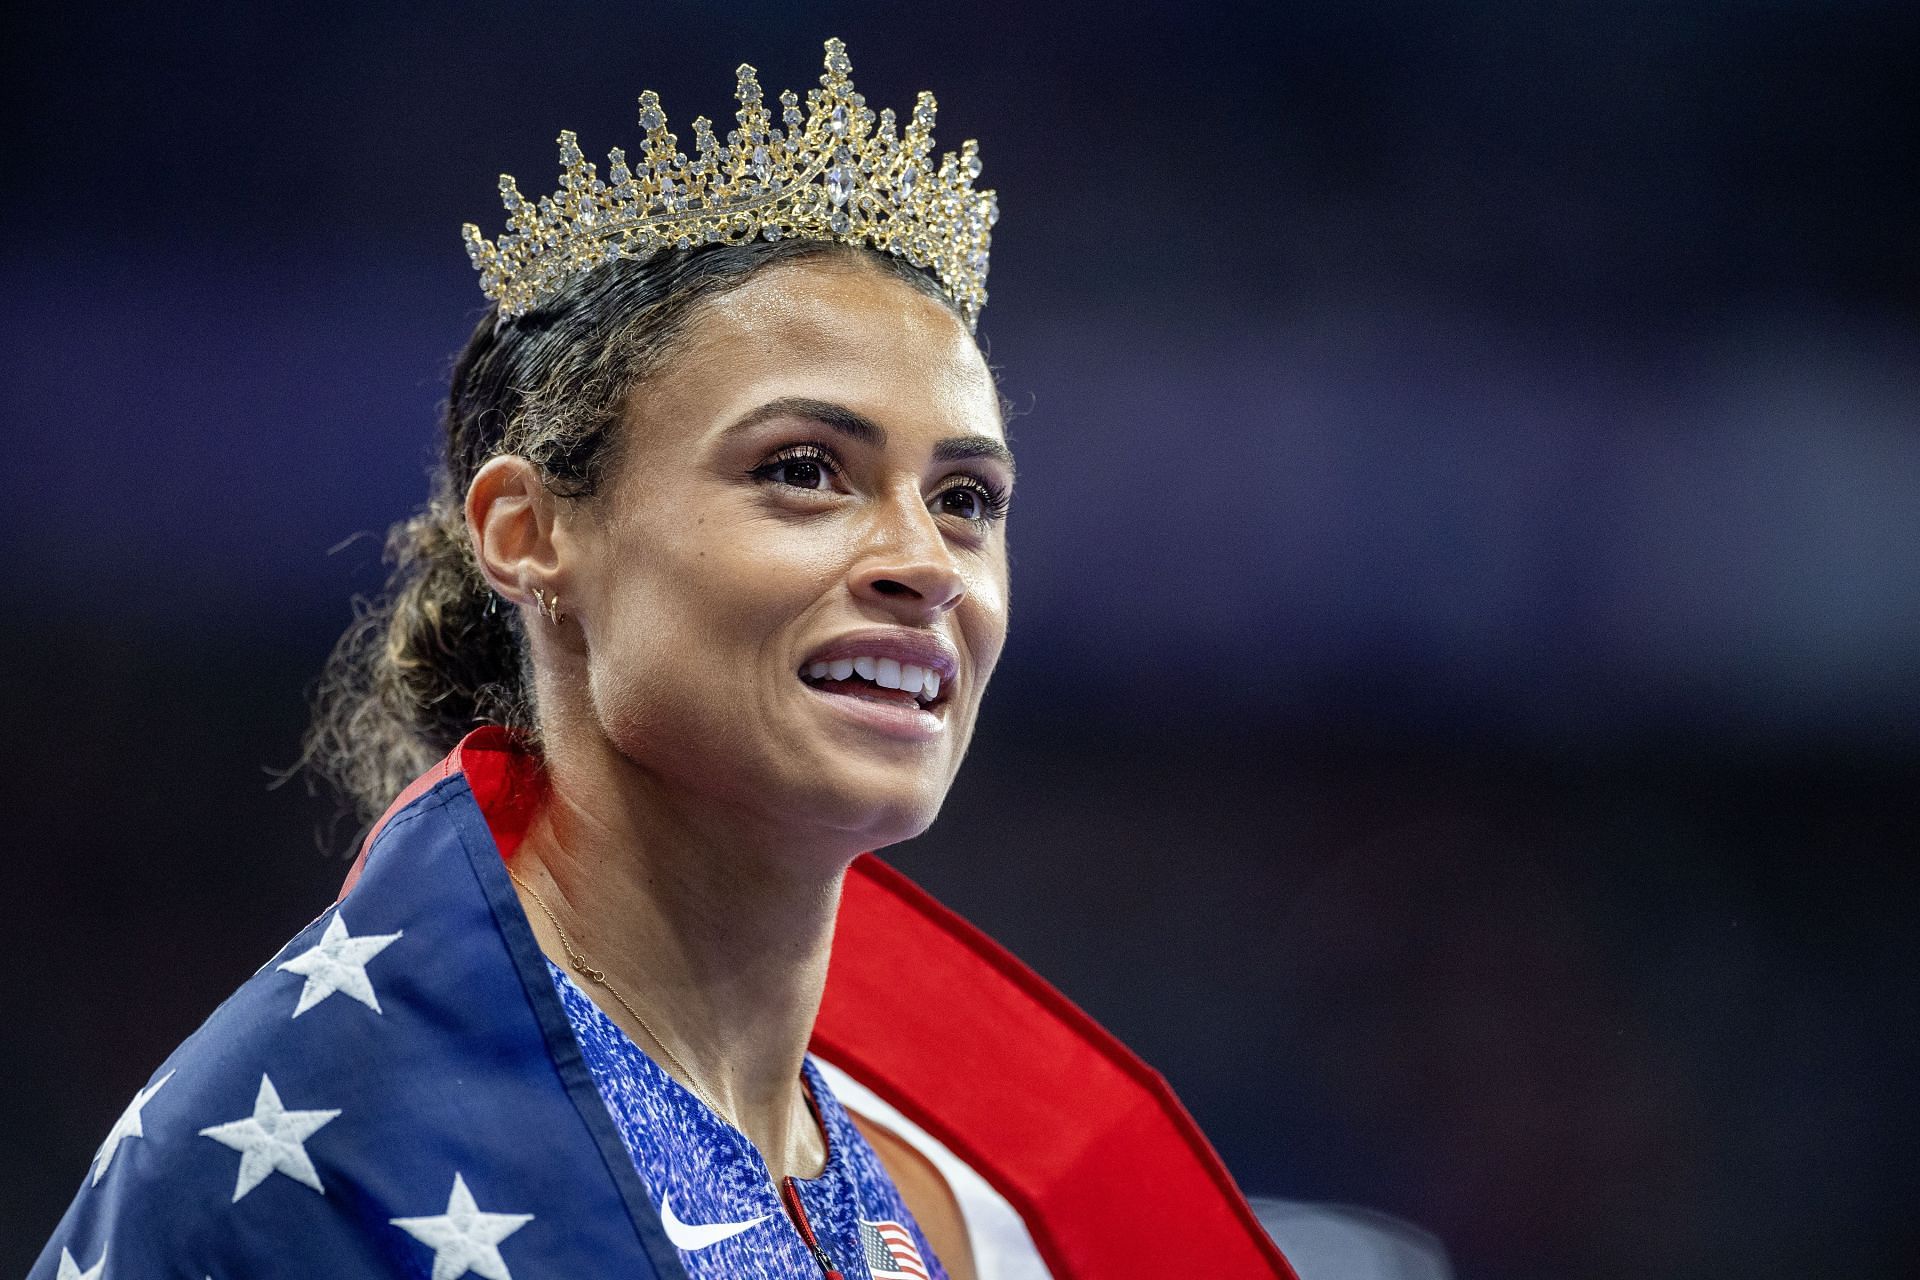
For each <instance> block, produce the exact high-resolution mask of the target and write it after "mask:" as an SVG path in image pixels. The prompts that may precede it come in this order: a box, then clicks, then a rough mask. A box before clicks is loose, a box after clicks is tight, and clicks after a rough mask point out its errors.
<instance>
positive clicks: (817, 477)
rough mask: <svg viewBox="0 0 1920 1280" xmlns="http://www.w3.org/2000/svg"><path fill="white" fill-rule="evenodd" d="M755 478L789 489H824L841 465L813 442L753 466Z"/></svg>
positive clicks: (783, 451) (787, 450)
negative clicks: (813, 444)
mask: <svg viewBox="0 0 1920 1280" xmlns="http://www.w3.org/2000/svg"><path fill="white" fill-rule="evenodd" d="M753 474H754V476H755V477H756V478H758V479H760V480H763V481H767V482H770V483H773V484H777V485H781V486H784V487H785V488H789V489H812V490H815V491H820V490H825V489H829V488H831V487H832V480H833V478H834V477H835V476H837V475H839V474H840V468H839V466H838V464H836V463H835V462H834V460H833V458H832V457H830V456H829V455H827V454H826V453H824V452H822V451H820V450H819V449H818V448H816V447H815V446H812V445H797V446H795V447H793V448H791V449H783V450H781V451H780V453H778V454H777V455H775V456H774V457H773V458H772V459H770V460H768V461H767V462H764V463H762V464H761V465H760V466H758V467H755V468H754V469H753Z"/></svg>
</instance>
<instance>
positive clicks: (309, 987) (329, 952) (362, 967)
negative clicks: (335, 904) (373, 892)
mask: <svg viewBox="0 0 1920 1280" xmlns="http://www.w3.org/2000/svg"><path fill="white" fill-rule="evenodd" d="M399 937H400V934H399V933H363V934H361V935H360V936H358V937H355V936H354V935H352V934H350V933H348V932H347V922H346V920H345V918H344V917H342V916H341V914H340V913H339V912H338V911H336V912H334V913H333V919H331V920H329V921H327V927H326V931H325V932H323V933H322V934H321V935H320V941H319V942H318V943H317V944H316V945H315V946H313V947H312V948H311V949H309V950H306V951H303V952H301V953H300V954H299V955H297V956H295V957H294V958H293V959H291V960H288V961H286V962H284V963H283V964H281V965H280V966H279V968H281V969H284V970H285V971H286V972H288V973H297V974H299V975H300V976H301V977H303V978H305V979H306V980H307V982H306V985H305V986H303V987H301V988H300V1002H299V1003H298V1004H296V1005H295V1006H294V1008H293V1016H294V1017H296V1018H297V1017H299V1016H300V1015H301V1014H303V1013H305V1012H306V1011H307V1010H309V1009H311V1008H313V1006H315V1005H317V1004H319V1003H320V1002H321V1001H322V1000H325V999H326V998H327V997H328V996H330V995H332V994H333V993H334V992H336V991H338V992H341V993H342V994H345V995H349V996H352V997H353V998H354V999H355V1000H358V1001H359V1002H360V1003H361V1004H363V1005H365V1006H367V1008H369V1009H371V1010H373V1011H374V1012H375V1013H379V1012H380V1000H379V997H377V996H375V995H374V994H373V984H372V983H371V982H369V981H368V980H367V962H368V961H369V960H372V959H373V958H374V957H375V956H377V955H379V954H380V953H381V952H382V951H385V950H386V949H387V948H388V947H390V946H392V945H393V944H394V942H396V941H397V940H398V939H399Z"/></svg>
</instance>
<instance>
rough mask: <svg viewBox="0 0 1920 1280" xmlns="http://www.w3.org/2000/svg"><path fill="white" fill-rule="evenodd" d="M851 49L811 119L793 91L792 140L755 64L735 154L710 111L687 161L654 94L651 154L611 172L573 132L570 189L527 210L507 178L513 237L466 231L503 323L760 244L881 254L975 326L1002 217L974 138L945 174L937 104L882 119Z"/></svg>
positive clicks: (569, 134)
mask: <svg viewBox="0 0 1920 1280" xmlns="http://www.w3.org/2000/svg"><path fill="white" fill-rule="evenodd" d="M852 73H853V64H852V63H851V62H850V61H849V60H848V58H847V47H846V45H844V44H842V43H841V42H840V41H839V40H829V41H827V59H826V71H825V73H824V74H823V75H821V77H820V87H819V88H818V89H809V90H808V91H807V111H806V115H805V116H804V117H802V115H801V112H800V100H799V98H798V97H796V96H795V95H794V93H793V92H792V90H788V91H787V92H785V93H782V94H781V95H780V108H781V121H782V123H783V124H784V125H785V126H786V130H785V132H784V133H782V131H781V130H780V129H778V128H776V127H774V125H773V120H772V116H771V114H770V113H769V112H768V111H767V109H766V107H764V106H762V105H761V101H760V80H759V77H758V74H757V73H756V72H755V71H754V69H753V68H752V67H750V66H747V65H745V64H744V63H743V64H741V67H740V69H739V71H738V73H737V74H738V76H739V87H738V88H737V89H736V90H735V93H736V96H738V98H739V99H740V110H739V111H738V112H737V113H735V118H736V119H738V120H739V122H740V127H739V128H738V129H730V130H728V131H727V141H726V144H725V145H724V146H723V145H721V143H720V142H719V140H718V139H716V138H715V137H714V136H713V123H712V121H710V120H708V119H707V118H706V117H705V116H701V117H700V118H699V119H697V120H695V121H694V122H693V138H694V151H695V153H696V154H695V155H694V157H693V158H692V159H688V158H687V156H686V154H685V153H683V152H681V151H679V150H678V149H677V147H678V141H677V139H675V137H674V135H673V134H671V133H669V132H667V121H666V117H665V116H664V115H663V114H661V111H660V97H659V95H658V94H656V93H654V92H653V90H651V89H649V90H647V91H646V92H645V93H643V94H641V95H640V127H641V128H643V129H645V130H646V131H647V139H646V142H645V144H644V154H643V156H642V157H641V158H639V159H638V161H637V162H632V163H630V162H629V161H628V159H627V154H626V152H624V151H622V150H620V149H618V148H615V149H614V150H613V151H611V152H609V153H608V154H607V176H606V177H605V178H604V179H602V178H601V177H600V176H599V174H598V173H597V172H596V170H595V166H594V165H593V164H592V163H590V162H589V161H588V160H587V158H586V157H585V156H584V155H582V154H581V152H580V143H579V139H578V138H577V137H575V135H574V133H573V131H572V130H567V131H565V132H563V133H562V134H561V135H560V164H561V170H560V189H559V190H558V191H556V192H554V193H553V194H552V195H550V196H541V197H540V199H539V200H538V201H537V202H529V201H528V200H527V199H526V198H525V197H524V196H522V195H521V194H520V190H519V188H518V187H517V186H516V185H515V184H514V181H513V179H512V178H511V177H509V176H507V175H506V174H502V175H500V198H501V200H502V202H504V203H505V205H506V207H507V230H506V231H505V232H504V233H502V234H501V236H500V239H499V240H498V241H497V242H496V241H488V240H484V239H482V238H481V236H480V229H479V228H478V227H476V226H474V225H473V224H472V223H470V222H469V223H467V224H466V225H465V226H463V227H462V228H461V229H460V233H461V236H462V237H463V238H464V239H465V240H466V242H467V253H468V255H469V256H470V257H471V258H472V259H473V265H474V266H475V267H476V268H477V269H478V270H479V272H480V290H481V292H483V293H485V294H486V295H487V297H489V298H491V299H492V300H493V301H494V302H495V303H497V304H498V305H499V308H500V313H501V314H502V315H503V316H518V315H524V314H525V313H526V312H527V311H529V310H531V309H532V308H534V307H536V306H539V305H540V304H541V303H542V302H544V301H545V300H546V299H548V298H550V297H551V296H553V294H554V293H555V292H557V291H558V290H559V289H560V287H561V286H562V285H564V284H565V283H566V282H567V281H568V280H570V279H572V278H573V277H574V276H576V275H578V274H580V273H581V272H583V271H588V270H591V269H592V268H594V267H597V266H599V265H600V264H601V263H603V262H611V261H613V260H614V259H615V258H637V259H645V258H649V257H651V256H653V255H654V254H655V253H658V252H659V251H660V250H662V249H665V248H668V247H673V248H678V249H686V248H691V247H692V246H694V245H699V244H714V243H726V244H740V243H743V242H745V241H748V240H751V239H753V238H754V237H756V236H764V237H765V238H766V239H768V240H778V239H780V238H781V237H783V236H785V237H794V238H799V239H804V240H837V241H839V242H841V243H843V244H867V245H871V246H873V247H874V248H876V249H883V250H885V251H887V252H888V253H896V254H902V255H904V256H905V257H906V259H907V261H909V262H911V263H913V264H914V265H915V266H917V267H926V268H930V269H932V271H933V273H934V274H935V275H936V276H937V277H939V280H940V283H941V286H942V287H943V288H944V289H945V290H946V293H947V296H948V297H950V298H952V299H953V301H954V303H955V304H956V305H957V306H958V307H959V308H960V310H961V312H962V313H963V314H964V315H965V316H966V319H967V325H968V327H969V328H972V327H973V325H974V324H975V323H977V322H978V320H979V317H980V308H982V307H984V306H985V305H986V304H987V287H986V285H987V245H988V244H989V243H990V240H991V236H990V235H989V233H988V228H989V227H991V226H992V225H993V224H994V223H995V222H996V221H998V220H999V216H1000V212H999V205H998V203H997V201H996V200H995V198H994V193H993V192H991V191H975V190H974V189H973V180H974V179H975V178H977V177H979V176H980V148H979V146H978V145H977V144H976V143H975V142H974V141H973V140H972V139H971V138H969V139H968V140H967V141H966V142H965V143H963V144H961V147H960V151H959V154H958V155H956V154H955V153H953V152H951V151H949V152H947V153H946V154H944V155H943V156H941V157H940V162H939V165H938V166H937V167H936V166H935V165H934V163H933V160H932V153H933V136H932V130H933V112H934V102H933V95H932V94H930V93H926V92H922V93H921V94H920V96H919V97H918V99H916V100H915V102H914V105H913V116H912V118H911V119H910V120H908V122H907V127H906V130H905V132H904V134H901V135H899V136H896V134H895V129H894V116H893V112H892V110H890V109H889V110H886V111H882V112H880V114H879V116H878V117H876V116H875V115H874V113H873V112H872V111H870V110H868V109H867V100H866V99H865V98H864V97H862V96H861V95H860V94H858V93H855V92H854V89H853V80H852V78H851V77H852Z"/></svg>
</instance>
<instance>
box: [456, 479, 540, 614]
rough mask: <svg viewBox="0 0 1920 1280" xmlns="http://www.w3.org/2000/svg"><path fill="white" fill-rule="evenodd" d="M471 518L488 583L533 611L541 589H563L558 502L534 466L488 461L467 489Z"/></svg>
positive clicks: (477, 553)
mask: <svg viewBox="0 0 1920 1280" xmlns="http://www.w3.org/2000/svg"><path fill="white" fill-rule="evenodd" d="M466 514H467V536H468V537H470V538H472V539H473V558H474V560H475V561H477V562H478V563H479V565H480V573H481V575H482V576H483V577H485V578H486V580H487V585H489V586H491V587H492V588H493V589H494V590H495V591H497V592H499V593H500V594H501V595H502V596H504V597H506V598H507V599H509V600H511V601H513V602H514V603H516V604H520V605H524V606H526V607H528V608H534V607H537V606H536V605H535V597H534V592H535V591H536V590H540V591H549V592H553V593H556V594H558V593H559V592H560V591H561V584H560V582H559V581H558V579H559V577H560V576H561V569H562V566H561V563H560V559H561V558H560V554H559V547H558V545H557V543H556V540H555V538H554V517H555V514H556V500H555V498H554V496H553V494H552V493H551V492H549V491H548V489H547V486H546V485H545V484H543V483H541V480H540V473H539V470H538V468H536V467H535V466H534V465H533V463H531V462H529V461H527V460H526V459H525V458H522V457H519V456H518V455H516V454H502V455H500V456H499V457H496V458H490V459H488V460H487V463H486V465H485V466H483V467H481V468H480V470H479V472H478V473H477V474H475V476H474V477H473V483H472V484H470V485H468V486H467V506H466Z"/></svg>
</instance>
